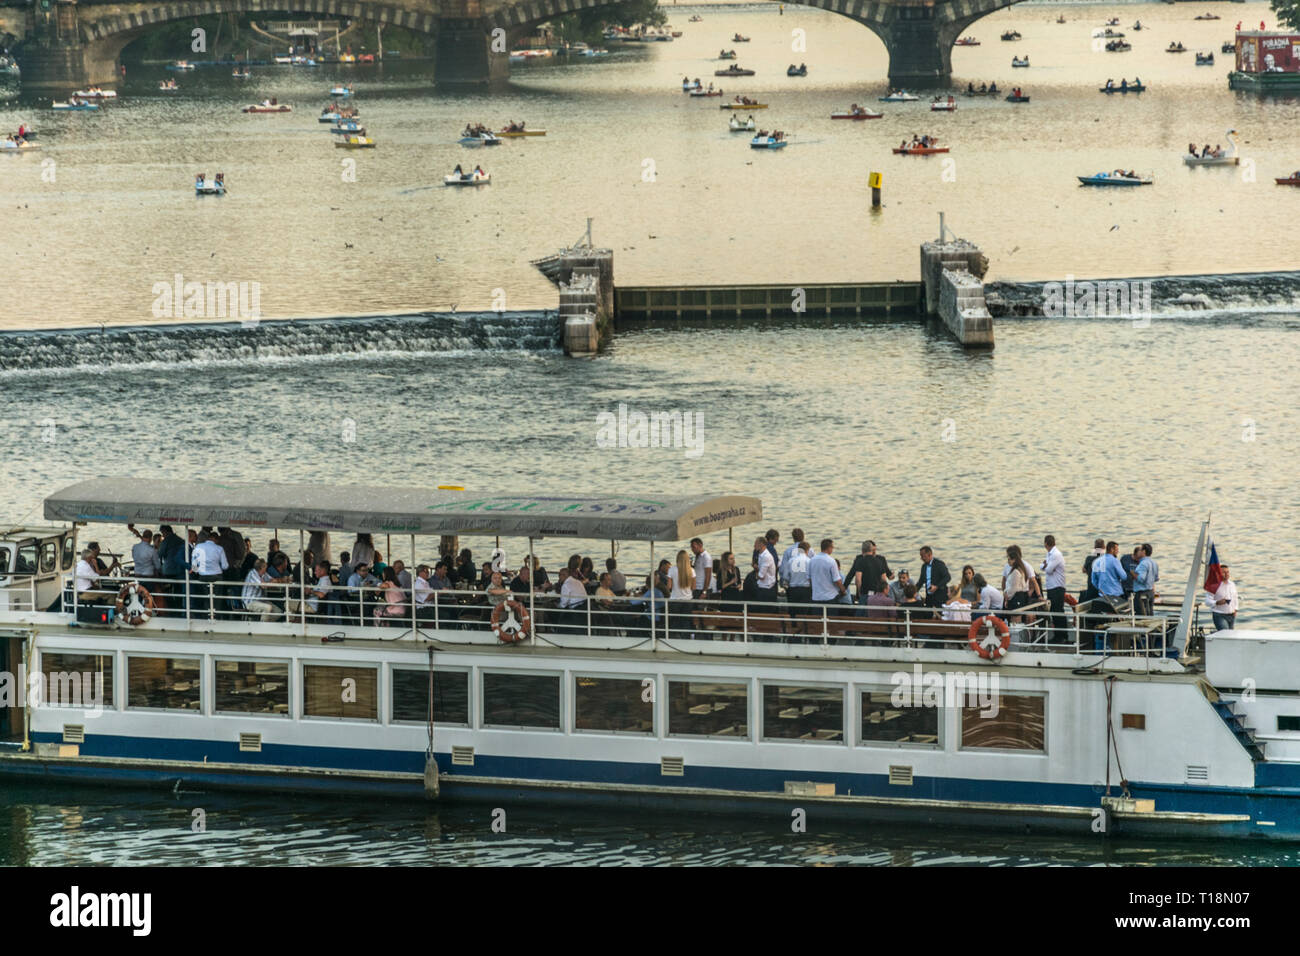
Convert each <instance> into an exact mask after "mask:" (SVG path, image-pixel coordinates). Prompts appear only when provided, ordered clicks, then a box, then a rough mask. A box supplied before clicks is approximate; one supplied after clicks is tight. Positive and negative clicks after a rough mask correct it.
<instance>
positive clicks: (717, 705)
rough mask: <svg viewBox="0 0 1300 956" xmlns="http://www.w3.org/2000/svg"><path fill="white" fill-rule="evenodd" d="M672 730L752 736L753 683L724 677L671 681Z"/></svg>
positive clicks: (699, 734) (675, 733)
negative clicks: (750, 700) (750, 694)
mask: <svg viewBox="0 0 1300 956" xmlns="http://www.w3.org/2000/svg"><path fill="white" fill-rule="evenodd" d="M668 733H669V734H670V735H673V736H697V737H740V738H747V737H749V685H748V684H747V683H736V684H733V683H725V682H722V681H684V680H680V681H679V680H674V681H669V682H668Z"/></svg>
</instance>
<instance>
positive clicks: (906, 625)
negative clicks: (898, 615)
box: [903, 607, 912, 648]
mask: <svg viewBox="0 0 1300 956" xmlns="http://www.w3.org/2000/svg"><path fill="white" fill-rule="evenodd" d="M903 646H904V647H907V648H910V647H911V646H912V609H911V608H910V607H905V608H903Z"/></svg>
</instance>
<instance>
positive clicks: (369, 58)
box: [357, 53, 375, 63]
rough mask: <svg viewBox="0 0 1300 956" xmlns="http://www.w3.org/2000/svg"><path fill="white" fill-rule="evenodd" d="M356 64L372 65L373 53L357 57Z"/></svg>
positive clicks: (373, 60)
mask: <svg viewBox="0 0 1300 956" xmlns="http://www.w3.org/2000/svg"><path fill="white" fill-rule="evenodd" d="M357 62H358V63H374V62H375V55H374V54H373V53H363V54H361V55H360V56H359V57H357Z"/></svg>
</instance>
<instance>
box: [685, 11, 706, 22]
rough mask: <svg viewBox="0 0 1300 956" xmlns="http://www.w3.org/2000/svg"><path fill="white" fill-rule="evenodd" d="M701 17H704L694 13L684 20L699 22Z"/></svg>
mask: <svg viewBox="0 0 1300 956" xmlns="http://www.w3.org/2000/svg"><path fill="white" fill-rule="evenodd" d="M703 19H704V18H703V17H702V16H700V15H699V14H698V13H696V14H693V15H692V16H691V18H690V19H689V20H687V21H686V22H687V23H699V22H700V21H702V20H703Z"/></svg>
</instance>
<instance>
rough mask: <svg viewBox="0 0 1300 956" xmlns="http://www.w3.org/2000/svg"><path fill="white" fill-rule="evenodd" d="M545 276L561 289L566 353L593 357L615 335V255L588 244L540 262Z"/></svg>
mask: <svg viewBox="0 0 1300 956" xmlns="http://www.w3.org/2000/svg"><path fill="white" fill-rule="evenodd" d="M533 265H535V266H536V267H537V268H538V270H539V271H540V272H541V273H542V275H544V276H546V278H548V279H550V280H551V281H552V282H554V283H555V284H556V286H558V287H559V290H560V321H561V322H562V323H563V330H562V334H563V339H564V351H565V352H567V353H568V354H570V355H591V354H594V353H595V352H598V351H600V348H601V346H603V345H604V344H605V343H606V342H608V341H609V339H610V337H611V336H612V335H613V333H614V252H613V250H611V249H596V248H594V247H592V245H591V243H590V227H589V231H588V238H587V241H585V242H582V243H579V244H577V245H574V246H572V247H570V248H568V249H561V250H560V251H559V252H557V253H556V254H555V255H553V256H547V257H546V258H544V259H538V260H536V261H535V262H534V263H533Z"/></svg>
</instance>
